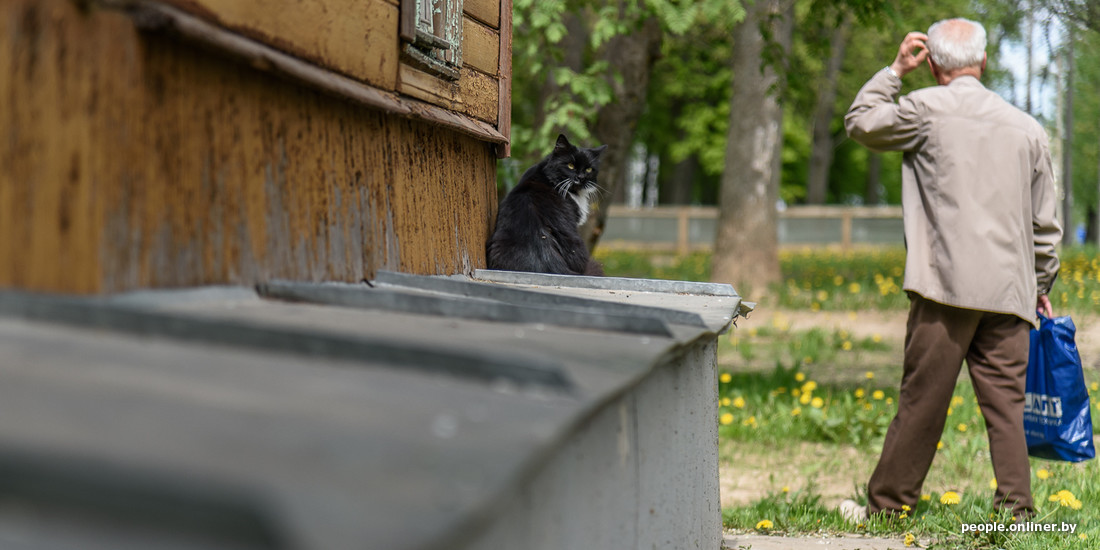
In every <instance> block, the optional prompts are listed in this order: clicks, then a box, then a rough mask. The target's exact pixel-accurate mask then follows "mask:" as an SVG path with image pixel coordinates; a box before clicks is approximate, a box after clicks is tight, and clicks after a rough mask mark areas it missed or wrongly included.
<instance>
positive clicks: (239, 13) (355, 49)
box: [160, 0, 398, 90]
mask: <svg viewBox="0 0 1100 550" xmlns="http://www.w3.org/2000/svg"><path fill="white" fill-rule="evenodd" d="M160 1H162V2H164V3H166V4H170V5H173V6H176V7H178V8H180V9H182V10H185V11H187V12H190V13H192V14H194V15H196V16H199V17H202V18H204V19H206V20H208V21H210V22H212V23H217V24H219V25H221V26H223V27H225V28H227V29H230V30H233V31H235V32H238V33H240V34H241V35H243V36H247V37H249V38H253V39H255V40H257V41H260V42H263V43H266V44H268V45H271V46H274V47H276V48H278V49H280V50H282V51H285V52H287V53H290V54H293V55H295V56H297V57H300V58H302V59H306V60H309V61H312V62H314V63H316V64H317V65H319V66H322V67H327V68H329V69H332V70H335V71H337V72H340V73H343V74H345V75H347V76H350V77H352V78H355V79H358V80H361V81H363V82H366V83H368V84H372V85H374V86H378V87H381V88H384V89H387V90H393V89H394V84H395V79H396V78H397V65H398V49H397V30H398V17H397V16H398V9H397V6H396V5H393V4H389V3H386V2H384V1H383V0H324V1H318V0H264V1H248V2H245V1H241V0H160ZM365 52H371V54H370V55H366V53H365Z"/></svg>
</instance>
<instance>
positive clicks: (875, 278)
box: [595, 247, 1100, 314]
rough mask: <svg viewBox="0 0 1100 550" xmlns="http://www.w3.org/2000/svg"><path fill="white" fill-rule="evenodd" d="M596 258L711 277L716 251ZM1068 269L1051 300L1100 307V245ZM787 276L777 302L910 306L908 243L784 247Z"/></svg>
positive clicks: (1059, 308) (633, 270) (646, 274)
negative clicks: (842, 248) (833, 247)
mask: <svg viewBox="0 0 1100 550" xmlns="http://www.w3.org/2000/svg"><path fill="white" fill-rule="evenodd" d="M595 256H596V258H597V259H598V260H599V261H600V262H602V263H603V264H604V270H605V271H606V273H607V274H608V275H612V276H617V277H642V278H650V279H674V280H683V281H706V280H709V279H710V264H711V255H710V253H709V252H694V253H691V254H689V255H687V256H683V257H678V256H675V255H672V254H654V253H646V252H638V251H627V250H606V249H602V248H598V249H597V250H596V254H595ZM1060 257H1061V261H1062V269H1061V272H1060V273H1059V276H1058V281H1057V283H1056V284H1055V287H1054V290H1053V292H1052V293H1051V300H1052V302H1053V304H1054V307H1055V311H1056V312H1058V313H1059V314H1061V313H1062V312H1069V313H1081V312H1086V311H1096V310H1097V309H1100V251H1098V250H1097V248H1095V247H1074V248H1070V249H1066V250H1063V251H1062V252H1061V253H1060ZM779 264H780V270H781V271H782V273H783V282H782V283H780V284H778V285H775V286H774V287H773V288H772V289H771V291H772V293H773V294H774V295H775V296H776V303H775V306H774V307H778V308H786V309H799V310H808V311H816V310H825V311H849V310H897V309H906V308H908V307H909V299H908V298H907V297H906V296H905V292H903V291H902V290H901V287H902V285H903V274H904V270H905V251H904V249H902V248H878V249H866V250H855V251H850V252H840V251H836V250H822V249H798V250H790V249H785V250H781V251H780V253H779Z"/></svg>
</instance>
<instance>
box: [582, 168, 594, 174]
mask: <svg viewBox="0 0 1100 550" xmlns="http://www.w3.org/2000/svg"><path fill="white" fill-rule="evenodd" d="M591 172H592V169H591V168H585V169H584V173H586V174H589V173H591Z"/></svg>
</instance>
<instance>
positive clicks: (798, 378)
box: [794, 372, 806, 382]
mask: <svg viewBox="0 0 1100 550" xmlns="http://www.w3.org/2000/svg"><path fill="white" fill-rule="evenodd" d="M805 379H806V375H805V374H804V373H801V372H796V373H795V374H794V381H795V382H801V381H803V380H805Z"/></svg>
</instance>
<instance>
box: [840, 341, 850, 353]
mask: <svg viewBox="0 0 1100 550" xmlns="http://www.w3.org/2000/svg"><path fill="white" fill-rule="evenodd" d="M840 349H842V350H844V351H852V342H851V341H849V340H845V341H844V343H843V344H841V345H840Z"/></svg>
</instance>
